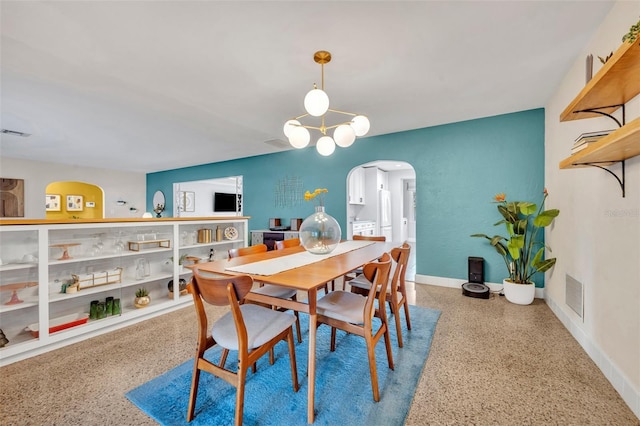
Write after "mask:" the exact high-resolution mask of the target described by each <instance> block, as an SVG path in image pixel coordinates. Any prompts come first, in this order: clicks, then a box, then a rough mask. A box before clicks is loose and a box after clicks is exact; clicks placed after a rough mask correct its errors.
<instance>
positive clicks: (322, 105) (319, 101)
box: [304, 89, 329, 117]
mask: <svg viewBox="0 0 640 426" xmlns="http://www.w3.org/2000/svg"><path fill="white" fill-rule="evenodd" d="M304 109H305V110H307V112H308V113H309V115H312V116H314V117H321V116H323V115H324V114H325V113H326V112H327V110H328V109H329V96H327V94H326V93H325V92H324V90H320V89H312V90H310V91H309V93H307V95H306V96H305V97H304Z"/></svg>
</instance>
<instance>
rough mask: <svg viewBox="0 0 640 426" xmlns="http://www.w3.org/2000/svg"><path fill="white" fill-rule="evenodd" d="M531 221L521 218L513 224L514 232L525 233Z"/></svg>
mask: <svg viewBox="0 0 640 426" xmlns="http://www.w3.org/2000/svg"><path fill="white" fill-rule="evenodd" d="M528 225H529V221H528V220H527V219H521V220H519V221H517V222H516V223H515V224H514V225H513V233H514V234H518V235H524V234H525V232H527V226H528Z"/></svg>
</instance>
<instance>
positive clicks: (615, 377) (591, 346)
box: [545, 297, 640, 420]
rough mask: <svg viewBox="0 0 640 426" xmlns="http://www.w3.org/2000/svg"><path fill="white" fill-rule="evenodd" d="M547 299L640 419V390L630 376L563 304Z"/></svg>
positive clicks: (558, 316) (559, 317) (566, 326)
mask: <svg viewBox="0 0 640 426" xmlns="http://www.w3.org/2000/svg"><path fill="white" fill-rule="evenodd" d="M545 301H546V302H547V306H549V308H550V309H551V311H552V312H553V313H554V314H555V316H556V317H557V318H558V319H559V320H560V322H561V323H562V324H563V325H564V326H565V328H566V329H567V330H569V333H571V335H572V336H573V338H574V339H576V341H577V342H578V344H580V346H582V348H583V349H584V351H585V352H586V353H587V355H589V357H590V358H591V359H592V360H593V362H594V363H595V364H596V365H597V366H598V368H599V369H600V371H602V374H604V376H605V377H606V378H607V380H609V382H610V383H611V385H612V386H613V388H614V389H615V390H616V391H617V392H618V394H620V396H621V397H622V399H623V400H624V402H625V403H626V404H627V405H628V406H629V408H630V409H631V411H633V414H635V415H636V417H638V419H639V420H640V391H638V389H635V388H634V387H633V384H632V383H631V381H630V380H629V378H628V377H626V376H625V375H624V374H623V373H622V372H621V371H620V369H618V367H616V365H615V364H614V363H613V361H611V359H610V358H609V357H608V356H607V354H606V353H605V352H604V351H603V350H602V349H601V348H600V347H599V346H598V345H597V344H596V343H595V342H594V341H593V340H592V339H591V337H590V336H588V335H587V334H586V333H585V332H584V331H583V329H582V327H581V326H580V323H579V322H578V321H577V320H576V319H574V318H573V317H572V316H571V315H570V314H567V313H566V312H565V311H564V310H563V309H562V308H561V305H559V304H558V303H556V301H555V300H553V299H551V298H550V297H545ZM576 318H577V316H576Z"/></svg>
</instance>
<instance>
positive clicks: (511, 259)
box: [471, 189, 560, 305]
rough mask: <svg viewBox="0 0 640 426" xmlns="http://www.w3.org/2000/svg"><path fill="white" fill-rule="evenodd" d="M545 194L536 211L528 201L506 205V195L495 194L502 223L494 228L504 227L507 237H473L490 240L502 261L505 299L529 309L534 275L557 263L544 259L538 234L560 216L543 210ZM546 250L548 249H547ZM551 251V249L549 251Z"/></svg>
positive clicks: (534, 205)
mask: <svg viewBox="0 0 640 426" xmlns="http://www.w3.org/2000/svg"><path fill="white" fill-rule="evenodd" d="M547 196H548V193H547V190H546V189H545V190H544V197H543V198H542V202H541V203H540V207H538V206H537V205H536V204H535V203H530V202H527V201H510V202H509V201H507V200H506V196H505V194H498V195H496V196H495V198H494V202H495V203H497V204H498V206H497V207H498V212H499V213H500V215H501V216H502V220H501V221H499V222H497V223H495V224H494V226H498V225H502V224H504V225H505V227H506V229H507V234H508V235H507V237H503V236H501V235H494V236H493V237H489V236H488V235H486V234H473V235H471V236H472V237H481V238H486V239H487V240H489V243H490V244H491V245H492V246H493V247H494V248H495V249H496V251H497V252H498V254H500V255H501V256H502V258H503V260H504V263H505V265H506V267H507V272H508V274H509V277H508V278H505V279H504V281H503V284H504V295H505V297H506V298H507V300H509V301H510V302H512V303H517V304H521V305H528V304H530V303H531V302H533V298H534V296H535V283H533V281H532V280H531V279H532V277H533V275H534V274H535V273H537V272H545V271H547V270H549V269H550V268H551V267H552V266H553V265H555V263H556V258H555V257H554V258H551V259H543V256H544V250H545V247H546V246H545V245H544V244H543V243H542V242H541V241H540V239H539V237H540V236H539V235H538V232H539V231H540V229H542V228H545V227H547V226H549V225H551V223H552V222H553V220H554V219H555V218H556V217H557V216H558V215H559V214H560V210H558V209H550V210H543V207H544V202H545V200H546V199H547ZM547 248H548V247H547ZM549 251H551V249H549Z"/></svg>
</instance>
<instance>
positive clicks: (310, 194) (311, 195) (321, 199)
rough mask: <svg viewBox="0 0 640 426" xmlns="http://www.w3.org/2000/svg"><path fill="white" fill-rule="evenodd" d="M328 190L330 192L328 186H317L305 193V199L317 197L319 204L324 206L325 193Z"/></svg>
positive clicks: (309, 199)
mask: <svg viewBox="0 0 640 426" xmlns="http://www.w3.org/2000/svg"><path fill="white" fill-rule="evenodd" d="M327 192H329V190H328V189H327V188H316V190H315V191H313V192H309V191H306V192H305V193H304V200H305V201H311V200H313V199H314V198H316V199H317V200H318V205H319V206H321V207H322V206H324V194H326V193H327Z"/></svg>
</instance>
